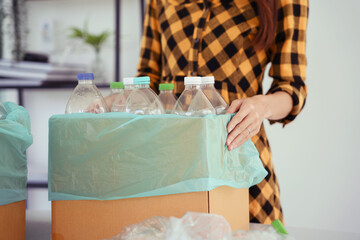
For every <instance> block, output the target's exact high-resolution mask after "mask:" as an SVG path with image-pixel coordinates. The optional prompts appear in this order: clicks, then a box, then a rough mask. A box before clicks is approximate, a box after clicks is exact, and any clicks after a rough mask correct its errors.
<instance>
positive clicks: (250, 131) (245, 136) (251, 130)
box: [228, 123, 258, 151]
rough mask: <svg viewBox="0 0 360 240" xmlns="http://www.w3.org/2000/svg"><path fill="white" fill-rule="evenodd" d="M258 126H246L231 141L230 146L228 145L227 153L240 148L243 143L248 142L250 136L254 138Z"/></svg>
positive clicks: (253, 124)
mask: <svg viewBox="0 0 360 240" xmlns="http://www.w3.org/2000/svg"><path fill="white" fill-rule="evenodd" d="M257 128H258V125H257V124H256V123H252V124H250V125H249V126H247V127H246V128H245V129H244V130H243V131H242V132H241V133H240V134H239V135H237V137H236V138H235V139H234V140H233V141H232V143H231V144H230V146H229V145H228V149H229V151H231V150H233V149H235V148H237V147H240V146H241V145H242V144H243V143H245V142H246V141H248V140H249V139H250V138H251V137H252V136H254V135H255V134H256V133H257V132H258V129H257Z"/></svg>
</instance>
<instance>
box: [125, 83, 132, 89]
mask: <svg viewBox="0 0 360 240" xmlns="http://www.w3.org/2000/svg"><path fill="white" fill-rule="evenodd" d="M133 88H134V85H133V84H126V85H125V86H124V89H133Z"/></svg>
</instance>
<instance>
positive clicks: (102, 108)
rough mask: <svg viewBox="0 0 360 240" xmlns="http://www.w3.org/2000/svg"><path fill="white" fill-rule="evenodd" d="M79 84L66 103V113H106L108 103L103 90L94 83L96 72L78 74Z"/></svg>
mask: <svg viewBox="0 0 360 240" xmlns="http://www.w3.org/2000/svg"><path fill="white" fill-rule="evenodd" d="M78 81H79V82H78V85H77V86H76V88H75V89H74V91H73V93H72V95H71V96H70V98H69V101H68V102H67V104H66V109H65V113H82V112H92V113H105V112H107V111H108V110H107V107H106V103H105V101H104V98H103V96H102V95H101V92H100V91H99V89H98V88H97V87H96V86H95V84H94V74H92V73H80V74H78Z"/></svg>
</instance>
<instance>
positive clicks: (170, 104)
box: [159, 83, 176, 114]
mask: <svg viewBox="0 0 360 240" xmlns="http://www.w3.org/2000/svg"><path fill="white" fill-rule="evenodd" d="M159 90H160V94H159V99H160V101H161V103H162V104H163V107H164V109H165V113H168V114H169V113H171V111H172V110H173V108H174V106H175V103H176V97H175V95H174V84H172V83H161V84H160V85H159Z"/></svg>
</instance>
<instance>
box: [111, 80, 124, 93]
mask: <svg viewBox="0 0 360 240" xmlns="http://www.w3.org/2000/svg"><path fill="white" fill-rule="evenodd" d="M110 91H111V92H110V95H113V94H119V93H122V92H123V91H124V83H122V82H112V83H110Z"/></svg>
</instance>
